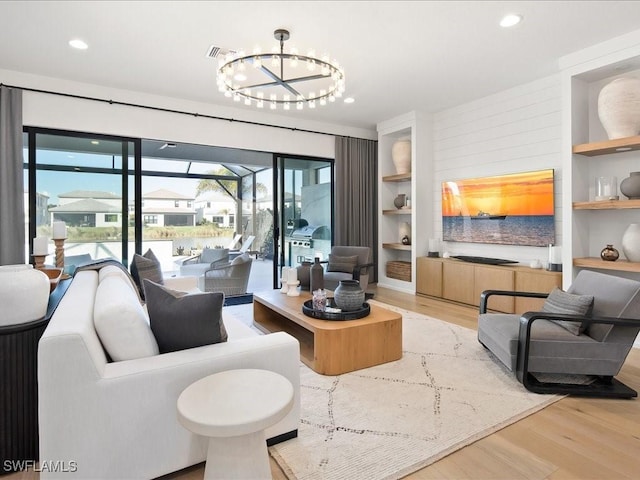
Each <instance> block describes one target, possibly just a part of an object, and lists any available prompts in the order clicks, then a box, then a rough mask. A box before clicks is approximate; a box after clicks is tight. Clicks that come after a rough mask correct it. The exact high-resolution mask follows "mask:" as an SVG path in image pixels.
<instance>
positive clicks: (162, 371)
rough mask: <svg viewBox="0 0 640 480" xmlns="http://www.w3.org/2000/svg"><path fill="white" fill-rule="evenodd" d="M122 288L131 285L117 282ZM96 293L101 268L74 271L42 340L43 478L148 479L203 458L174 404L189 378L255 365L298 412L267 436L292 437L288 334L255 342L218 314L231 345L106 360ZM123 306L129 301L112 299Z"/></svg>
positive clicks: (293, 352)
mask: <svg viewBox="0 0 640 480" xmlns="http://www.w3.org/2000/svg"><path fill="white" fill-rule="evenodd" d="M122 281H127V279H126V278H125V277H124V276H123V279H122ZM172 281H173V284H172V283H171V282H172ZM195 281H196V278H195V277H191V278H190V279H189V278H178V279H175V281H174V279H167V282H166V283H167V286H168V287H169V288H174V289H182V290H191V289H192V288H193V287H194V285H190V283H189V282H195ZM98 288H99V274H98V272H97V271H94V270H86V271H80V272H78V273H77V274H76V275H75V277H74V279H73V281H72V283H71V285H70V286H69V289H68V290H67V292H66V294H65V296H64V298H63V299H62V300H61V302H60V304H59V306H58V308H57V310H56V311H55V313H54V315H53V317H52V319H51V321H50V323H49V325H48V326H47V329H46V330H45V332H44V334H43V336H42V338H41V340H40V343H39V347H38V394H39V407H38V411H39V435H40V440H39V441H40V462H41V463H40V468H41V470H42V471H41V473H40V479H41V480H45V479H49V478H82V479H92V478H101V479H102V478H111V479H119V480H124V479H144V478H154V477H158V476H161V475H164V474H167V473H170V472H174V471H177V470H179V469H182V468H185V467H188V466H190V465H194V464H197V463H199V462H202V461H204V460H205V458H206V453H207V439H206V438H204V437H200V436H197V435H194V434H193V433H191V432H189V431H188V430H186V429H185V428H183V427H182V426H181V425H180V424H179V423H178V420H177V415H176V401H177V398H178V396H179V395H180V393H181V392H182V391H183V390H184V389H185V388H186V387H187V386H188V385H190V384H191V383H193V382H194V381H196V380H198V379H200V378H203V377H205V376H207V375H210V374H212V373H216V372H220V371H223V370H230V369H236V368H260V369H265V370H271V371H274V372H277V373H280V374H281V375H283V376H285V377H286V378H288V379H289V380H290V381H291V383H292V384H293V386H294V391H295V405H294V408H293V410H292V411H291V412H290V413H289V415H287V417H285V418H284V419H283V420H282V421H281V422H279V423H278V424H276V425H274V426H273V427H270V428H269V429H267V431H266V435H267V438H270V439H271V438H274V437H277V439H278V440H281V439H286V438H290V437H293V436H295V435H296V434H297V428H298V422H299V417H300V356H299V344H298V341H297V340H296V339H294V338H293V337H291V336H290V335H288V334H286V333H274V334H270V335H259V334H257V333H256V332H254V331H253V330H252V329H251V328H250V327H248V326H247V325H245V324H243V323H241V322H238V321H237V320H233V319H231V318H227V317H225V315H224V309H223V318H224V323H225V327H226V330H227V332H228V337H229V338H228V341H227V342H224V343H218V344H214V345H207V346H202V347H197V348H191V349H188V350H182V351H176V352H171V353H164V354H159V355H154V356H148V357H145V358H137V359H135V360H126V361H119V362H109V361H108V357H107V354H106V353H105V350H104V349H103V346H102V344H101V342H100V339H99V337H98V335H97V333H96V330H95V328H94V300H95V298H96V291H97V290H98ZM132 298H134V297H132ZM124 301H131V300H130V298H129V297H127V298H114V299H113V302H124ZM133 301H137V300H136V299H135V298H134V300H133ZM136 308H137V307H136ZM255 401H256V402H259V401H260V399H255Z"/></svg>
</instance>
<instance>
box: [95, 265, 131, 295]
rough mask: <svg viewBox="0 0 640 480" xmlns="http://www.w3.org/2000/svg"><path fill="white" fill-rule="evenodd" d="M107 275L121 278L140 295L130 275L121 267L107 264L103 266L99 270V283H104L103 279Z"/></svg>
mask: <svg viewBox="0 0 640 480" xmlns="http://www.w3.org/2000/svg"><path fill="white" fill-rule="evenodd" d="M107 277H119V278H121V279H122V280H123V281H124V282H125V283H126V284H127V285H129V286H130V287H131V289H132V290H133V291H134V292H135V294H136V295H138V288H137V287H136V285H135V283H133V282H132V281H131V278H129V275H128V274H127V273H125V272H124V271H123V270H122V269H121V268H119V267H116V266H115V265H107V266H106V267H102V268H101V269H100V270H98V283H102V281H103V280H104V279H105V278H107Z"/></svg>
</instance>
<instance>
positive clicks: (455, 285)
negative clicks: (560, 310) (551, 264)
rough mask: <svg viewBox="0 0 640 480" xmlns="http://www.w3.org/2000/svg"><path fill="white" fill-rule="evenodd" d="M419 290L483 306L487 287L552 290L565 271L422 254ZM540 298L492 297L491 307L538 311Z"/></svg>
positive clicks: (516, 311)
mask: <svg viewBox="0 0 640 480" xmlns="http://www.w3.org/2000/svg"><path fill="white" fill-rule="evenodd" d="M417 266H418V271H417V279H416V287H417V288H416V292H417V293H418V294H421V295H429V296H432V297H438V298H443V299H445V300H450V301H452V302H458V303H464V304H467V305H475V306H478V305H480V294H481V293H482V292H483V291H485V290H509V291H523V292H541V293H548V292H550V291H551V290H553V288H554V287H561V285H562V274H561V273H560V272H549V271H546V270H538V269H532V268H528V267H521V266H510V265H500V266H497V265H484V264H478V263H466V262H462V261H460V260H454V259H445V258H431V257H419V258H418V259H417ZM543 302H544V301H543V300H542V301H541V300H537V299H525V298H513V297H497V296H496V297H491V298H490V299H489V309H490V310H495V311H499V312H506V313H514V312H515V313H521V312H526V311H530V310H538V309H539V308H540V306H541V305H542V303H543Z"/></svg>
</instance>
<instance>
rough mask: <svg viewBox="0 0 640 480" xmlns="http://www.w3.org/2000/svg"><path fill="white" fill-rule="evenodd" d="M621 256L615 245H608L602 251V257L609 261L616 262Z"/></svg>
mask: <svg viewBox="0 0 640 480" xmlns="http://www.w3.org/2000/svg"><path fill="white" fill-rule="evenodd" d="M619 257H620V253H618V250H616V249H615V248H613V245H607V246H606V247H604V248H603V249H602V251H601V252H600V258H601V259H602V260H605V261H607V262H615V261H616V260H617V259H618V258H619Z"/></svg>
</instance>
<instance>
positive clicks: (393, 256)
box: [378, 112, 433, 293]
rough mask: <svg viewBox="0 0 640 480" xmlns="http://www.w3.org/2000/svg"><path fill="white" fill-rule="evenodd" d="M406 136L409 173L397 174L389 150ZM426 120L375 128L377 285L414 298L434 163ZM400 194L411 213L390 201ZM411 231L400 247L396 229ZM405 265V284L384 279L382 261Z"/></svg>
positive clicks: (404, 118)
mask: <svg viewBox="0 0 640 480" xmlns="http://www.w3.org/2000/svg"><path fill="white" fill-rule="evenodd" d="M407 136H409V137H411V173H409V174H398V173H397V172H396V169H395V166H394V164H393V161H392V158H391V147H392V146H393V144H394V142H395V141H396V140H398V139H399V138H401V137H407ZM431 152H432V142H431V117H430V116H429V115H426V114H423V113H420V112H410V113H407V114H405V115H401V116H399V117H396V118H393V119H390V120H387V121H385V122H381V123H379V124H378V209H379V218H378V242H379V248H378V285H380V286H383V287H387V288H391V289H394V290H400V291H405V292H409V293H415V291H416V257H418V256H424V255H426V252H427V247H428V239H429V236H430V234H432V233H433V218H432V211H433V208H432V205H431V201H432V198H433V195H432V189H433V174H432V172H433V160H432V153H431ZM402 193H404V194H405V195H406V196H407V198H408V199H409V200H410V202H411V208H403V209H397V208H396V207H395V206H394V203H393V200H394V199H395V198H396V196H397V195H398V194H402ZM403 222H407V223H409V224H410V226H411V244H410V245H403V244H402V243H401V238H402V235H401V233H400V230H401V224H402V223H403ZM390 261H401V262H409V264H410V266H411V275H410V280H409V281H405V280H399V279H397V278H392V277H389V276H387V269H386V266H387V262H390Z"/></svg>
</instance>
